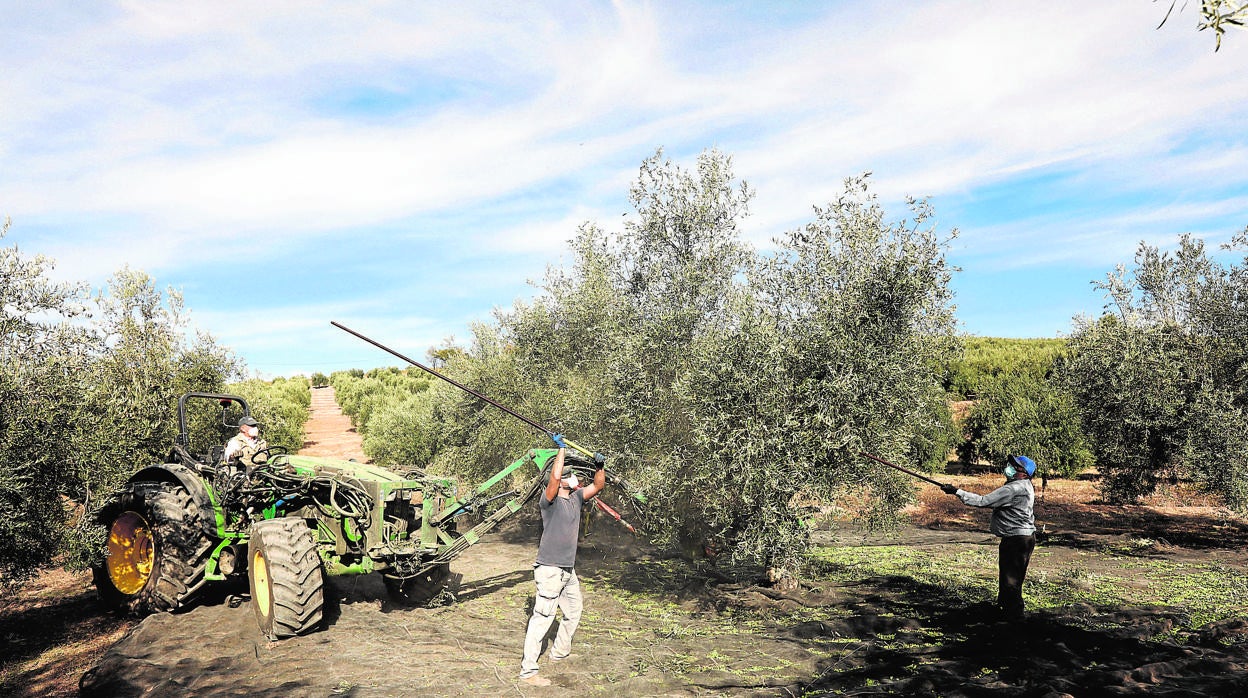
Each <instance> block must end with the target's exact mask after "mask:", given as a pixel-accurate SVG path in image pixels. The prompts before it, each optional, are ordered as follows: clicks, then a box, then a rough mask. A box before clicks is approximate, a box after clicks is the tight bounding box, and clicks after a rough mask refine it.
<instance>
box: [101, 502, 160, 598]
mask: <svg viewBox="0 0 1248 698" xmlns="http://www.w3.org/2000/svg"><path fill="white" fill-rule="evenodd" d="M155 560H156V546H155V544H154V543H153V541H152V529H151V527H150V526H148V523H147V520H146V519H144V518H143V517H142V516H141V515H139V514H137V513H135V512H133V511H127V512H125V513H123V514H122V515H121V516H118V517H117V518H116V519H114V520H113V525H112V526H110V527H109V529H108V558H107V559H106V565H107V567H108V578H109V579H111V580H112V582H113V586H115V587H117V591H120V592H121V593H123V594H126V595H127V596H131V595H134V594H137V593H139V591H141V590H142V589H143V587H144V586H145V585H146V584H147V580H148V579H151V577H152V565H153V563H154V562H155Z"/></svg>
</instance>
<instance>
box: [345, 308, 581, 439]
mask: <svg viewBox="0 0 1248 698" xmlns="http://www.w3.org/2000/svg"><path fill="white" fill-rule="evenodd" d="M329 324H331V325H333V326H334V327H337V328H338V329H340V330H342V331H343V332H347V333H349V334H353V335H355V336H356V337H359V338H360V339H362V340H364V341H365V342H368V343H369V344H371V345H373V346H375V347H377V348H378V349H381V350H382V351H385V352H389V353H391V354H393V355H395V356H397V357H399V358H400V359H403V360H404V361H406V362H407V363H409V364H411V365H413V366H415V367H416V368H419V369H422V370H424V371H425V372H427V373H432V374H433V375H435V376H437V377H438V378H441V379H442V380H444V381H446V382H447V383H450V384H451V385H453V386H455V387H456V388H459V389H460V390H462V391H464V392H466V393H469V394H470V395H472V396H473V397H476V398H478V399H480V400H484V401H485V402H488V403H490V404H491V405H493V406H495V407H497V408H498V409H500V410H502V411H504V412H506V413H507V414H509V415H511V416H513V417H515V418H516V419H519V420H520V421H522V422H524V423H525V424H528V425H529V426H531V427H533V428H534V429H537V430H539V431H541V432H542V433H544V434H546V435H547V436H550V435H552V434H554V433H555V432H553V431H551V430H550V429H547V428H546V427H544V426H542V425H541V424H538V423H537V422H535V421H533V420H532V419H529V418H528V417H525V416H524V415H522V414H519V413H517V412H515V411H514V410H510V409H508V408H506V407H504V406H503V405H500V404H498V403H497V402H495V401H493V400H491V399H490V398H488V397H486V396H484V395H482V394H481V393H478V392H477V391H475V390H473V389H472V388H469V387H468V386H466V385H464V384H463V383H460V382H459V381H456V380H455V379H453V378H449V377H447V376H444V375H442V374H441V373H438V372H437V371H435V370H433V369H432V368H429V367H428V366H426V365H424V364H422V363H420V362H419V361H417V360H415V359H412V358H409V357H406V356H404V355H402V354H400V353H399V352H397V351H395V350H393V349H391V348H390V347H388V346H386V345H384V344H382V343H381V342H378V341H376V340H373V339H369V338H368V337H365V336H364V335H362V334H360V333H359V332H356V331H355V330H353V329H351V328H349V327H346V326H344V325H341V324H339V323H337V322H334V321H333V320H330V321H329ZM569 445H571V444H569ZM577 450H582V449H579V448H578V449H577ZM590 455H592V454H590Z"/></svg>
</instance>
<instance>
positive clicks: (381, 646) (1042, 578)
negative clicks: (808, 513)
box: [0, 389, 1248, 698]
mask: <svg viewBox="0 0 1248 698" xmlns="http://www.w3.org/2000/svg"><path fill="white" fill-rule="evenodd" d="M313 396H314V403H313V420H312V422H311V423H310V424H309V430H308V437H307V438H308V442H307V443H306V444H305V446H304V449H303V451H302V452H303V453H313V454H319V455H334V456H338V457H344V456H354V457H357V458H359V459H361V460H363V457H362V454H361V453H359V451H358V449H359V440H358V436H357V435H356V434H355V433H354V432H353V431H350V425H349V422H345V421H343V420H345V418H344V417H341V415H335V414H334V413H336V411H337V410H336V408H334V406H333V404H332V394H331V393H330V392H329V390H328V389H321V390H316V391H314V392H313ZM327 399H328V401H327ZM331 419H337V420H339V421H337V422H336V425H333V424H331V422H330V420H331ZM942 479H943V480H947V481H952V482H955V483H957V484H958V485H959V486H962V487H964V488H966V489H972V490H975V491H979V492H986V491H988V490H989V489H991V488H992V487H993V486H995V484H997V483H996V482H995V480H994V479H993V478H992V477H988V476H981V477H972V476H949V477H943V476H942ZM1168 496H1169V497H1180V496H1182V495H1181V494H1176V493H1163V494H1162V495H1160V496H1159V497H1158V498H1157V499H1155V500H1153V501H1152V505H1151V506H1138V507H1122V506H1109V505H1105V504H1102V503H1098V502H1097V501H1096V498H1095V490H1094V488H1093V485H1092V483H1089V482H1086V481H1057V482H1050V483H1049V486H1048V488H1047V489H1046V492H1045V495H1044V501H1043V502H1041V503H1039V504H1038V506H1037V523H1038V524H1040V525H1043V526H1044V528H1045V534H1044V535H1043V536H1042V538H1043V542H1042V544H1041V545H1040V546H1039V547H1037V550H1036V554H1035V557H1033V561H1032V567H1031V569H1030V571H1029V576H1028V587H1027V589H1028V598H1029V603H1031V601H1032V599H1033V598H1034V599H1035V600H1036V601H1037V604H1036V605H1039V606H1043V607H1041V608H1039V609H1038V610H1034V611H1032V612H1031V613H1029V617H1028V619H1027V620H1026V621H1024V622H1023V623H1022V624H1016V625H1010V624H1004V623H1001V622H999V621H998V620H997V619H996V618H995V617H994V616H993V614H992V613H991V612H990V610H989V609H988V608H987V605H986V604H985V602H986V601H989V600H990V599H991V596H992V590H993V585H994V584H995V574H996V570H995V560H996V547H995V546H996V541H995V539H993V538H992V537H991V536H990V535H988V534H987V533H986V530H987V525H986V521H987V517H986V512H983V511H979V510H973V509H970V508H967V507H963V506H961V505H960V504H959V503H958V502H957V501H956V500H954V498H952V497H948V496H946V495H943V494H941V493H940V492H939V490H937V489H935V488H925V489H924V490H923V492H922V494H921V497H920V500H919V502H918V504H917V505H916V506H914V507H913V508H912V509H911V510H910V511H909V512H908V513H909V515H910V518H911V520H912V522H913V523H912V525H908V526H905V527H903V528H902V529H901V530H899V531H894V532H891V533H886V534H875V533H873V534H867V533H864V532H862V531H860V530H858V529H856V528H855V527H854V525H853V523H852V522H849V521H842V522H840V523H838V524H837V525H836V526H835V527H833V528H832V529H831V530H822V531H817V532H816V533H815V539H816V542H817V543H819V544H821V545H827V546H829V547H827V548H826V550H828V551H831V552H829V555H833V556H834V558H829V560H830V561H829V562H828V563H827V568H826V569H824V570H822V571H819V570H816V571H815V573H813V574H812V575H810V577H809V579H807V580H806V581H805V582H804V583H803V585H802V586H801V587H800V588H799V589H798V590H797V591H794V592H790V593H782V592H778V591H775V590H773V589H770V588H767V587H764V586H755V585H751V584H745V583H740V582H734V581H731V580H729V579H728V578H727V577H725V576H723V575H721V574H718V573H717V572H716V570H714V569H713V568H711V567H709V566H708V564H709V563H707V562H706V561H700V562H689V561H686V560H684V559H682V558H679V557H675V556H670V555H665V554H662V553H661V552H660V551H656V550H653V549H650V548H648V547H647V546H645V545H642V544H640V543H639V542H638V541H637V540H636V539H634V538H632V537H631V536H630V535H629V534H628V533H627V532H625V531H623V530H622V529H620V528H619V527H617V526H615V525H614V524H613V523H612V522H610V521H608V520H606V519H605V518H596V519H594V520H593V521H592V522H591V527H590V532H589V534H588V535H587V536H586V537H585V539H584V540H583V542H582V546H581V550H580V554H579V556H578V560H577V571H578V574H579V575H580V577H581V580H582V585H583V587H584V590H585V600H586V610H585V614H584V616H583V618H582V622H581V626H580V629H579V630H578V632H577V635H576V639H575V641H574V646H573V656H572V657H571V658H569V659H567V660H564V661H562V662H559V663H558V664H554V665H552V664H551V663H550V662H549V660H548V659H547V658H545V657H544V658H543V659H542V670H541V671H542V675H544V676H547V677H548V678H550V679H551V680H552V681H553V685H552V686H550V687H548V688H534V687H530V686H526V685H524V684H521V683H519V682H517V680H516V674H517V672H518V669H519V661H520V648H521V645H522V643H523V637H524V630H525V624H526V621H527V618H528V615H529V611H530V609H531V597H532V591H533V584H532V576H531V564H532V560H533V555H534V553H535V550H536V543H537V535H538V528H537V521H536V512H535V511H531V510H526V511H525V512H523V513H522V514H520V515H518V516H517V517H515V518H514V519H513V520H511V521H509V522H507V524H505V526H504V527H503V528H502V530H501V531H499V532H497V533H495V534H492V535H490V536H489V537H487V538H486V540H485V541H483V542H482V543H480V544H479V545H476V546H474V547H472V548H471V549H469V550H468V551H467V552H466V553H465V554H464V555H463V556H462V557H461V558H460V559H459V560H458V561H456V563H455V564H454V565H453V570H454V571H455V573H456V575H457V576H458V579H457V580H456V581H455V583H454V584H453V591H454V597H455V600H454V603H450V604H449V605H443V606H438V607H435V608H421V609H404V608H399V607H396V606H394V605H393V604H392V603H391V602H390V601H389V600H388V599H387V598H386V594H385V591H384V589H383V587H382V585H381V582H380V580H379V579H376V578H374V577H371V576H370V577H340V578H334V579H332V580H331V586H332V594H331V596H332V597H333V599H334V601H333V602H332V603H331V604H330V605H329V607H328V612H327V623H326V624H325V628H324V629H323V630H320V631H318V632H314V633H312V634H309V635H307V636H303V637H298V638H292V639H288V640H284V641H281V642H277V643H271V642H267V641H266V640H265V639H264V638H263V637H262V636H261V635H260V633H259V631H258V629H257V627H256V624H255V620H254V617H253V613H252V610H251V608H250V605H249V603H248V602H247V601H246V600H245V598H243V597H242V596H241V594H242V593H244V592H245V590H224V591H221V592H218V593H217V594H215V595H213V596H210V597H208V598H205V599H203V600H202V602H201V603H199V604H198V605H196V606H194V607H193V608H191V609H189V610H187V611H186V612H182V613H178V614H158V615H155V616H151V617H148V618H146V619H144V620H143V621H142V622H134V621H124V620H118V619H115V618H112V617H111V616H109V615H107V614H104V613H102V612H101V611H100V610H99V609H98V607H96V606H95V605H94V603H93V602H92V597H91V592H90V590H89V579H86V578H83V577H80V576H79V577H75V576H74V575H69V574H68V573H64V572H49V573H47V574H45V575H44V576H42V577H40V579H39V580H36V582H35V583H34V584H32V585H31V586H30V587H28V588H27V590H26V591H24V592H23V594H22V595H21V596H20V597H18V598H15V599H7V600H5V602H4V604H3V605H0V637H2V638H3V641H4V643H5V644H4V645H3V650H4V651H3V653H2V654H0V671H2V672H3V673H0V694H3V695H15V696H48V695H75V694H76V692H77V688H78V681H79V676H81V677H82V695H84V696H140V695H142V696H149V695H150V696H181V695H202V696H209V695H211V696H218V695H221V696H230V695H237V696H274V697H277V696H282V697H287V696H357V697H360V698H365V697H369V698H371V697H375V696H410V695H446V696H486V695H489V696H493V695H517V696H543V695H548V696H572V695H577V696H579V695H614V696H706V695H729V696H822V695H855V696H861V695H914V696H1001V695H1004V696H1035V697H1037V698H1039V697H1051V696H1063V695H1071V696H1080V697H1082V696H1089V697H1090V696H1105V695H1149V696H1235V695H1248V606H1245V605H1244V603H1245V602H1244V598H1248V585H1246V586H1244V588H1243V589H1242V591H1243V592H1244V593H1243V594H1239V595H1238V597H1237V601H1238V604H1239V605H1238V606H1237V607H1235V608H1230V609H1227V608H1219V609H1215V610H1214V612H1213V615H1212V616H1210V617H1211V618H1213V619H1212V620H1210V621H1208V622H1201V618H1203V616H1201V615H1200V614H1207V613H1209V612H1210V611H1209V610H1208V609H1207V608H1206V607H1205V605H1202V604H1201V603H1200V601H1199V595H1200V593H1201V590H1200V589H1197V590H1196V591H1195V592H1194V593H1195V594H1196V597H1195V600H1192V601H1184V602H1183V603H1172V604H1169V605H1163V604H1156V603H1135V602H1123V601H1122V600H1121V599H1116V598H1115V597H1111V596H1106V595H1105V594H1103V593H1101V590H1102V585H1101V584H1100V582H1102V581H1104V580H1110V579H1113V580H1118V581H1119V584H1118V586H1116V587H1114V588H1115V589H1119V590H1120V591H1121V589H1126V590H1127V591H1126V592H1124V593H1130V592H1131V590H1132V589H1134V588H1136V587H1138V591H1139V594H1140V598H1150V594H1153V593H1154V592H1153V591H1151V589H1152V587H1149V585H1150V584H1152V583H1157V584H1162V583H1163V582H1165V583H1167V584H1181V583H1182V582H1183V580H1185V579H1190V580H1192V582H1193V583H1196V584H1199V583H1200V580H1203V579H1207V578H1210V577H1203V576H1200V575H1204V574H1208V573H1211V572H1210V571H1211V570H1212V573H1213V574H1215V575H1217V576H1216V577H1212V578H1216V579H1219V580H1228V579H1229V580H1231V581H1230V582H1229V583H1230V584H1231V585H1234V584H1236V583H1240V584H1242V581H1241V582H1235V581H1234V580H1244V579H1248V576H1246V575H1245V573H1246V572H1248V565H1246V561H1245V559H1244V556H1243V552H1242V551H1243V550H1244V547H1245V544H1246V543H1248V524H1246V523H1245V522H1244V521H1243V520H1242V519H1239V518H1236V517H1231V516H1229V515H1227V513H1226V512H1224V511H1222V510H1220V509H1219V508H1217V507H1216V506H1212V505H1210V504H1208V503H1202V502H1197V504H1200V506H1181V507H1180V506H1177V505H1178V504H1180V503H1185V504H1186V503H1190V502H1179V501H1178V500H1177V499H1174V500H1167V499H1166V497H1168ZM894 554H895V555H896V556H897V560H898V563H897V571H896V572H891V571H887V570H888V568H887V567H886V566H885V562H886V558H889V556H890V555H894ZM954 568H956V569H966V570H968V572H967V581H966V585H965V586H956V585H955V586H951V585H950V584H948V583H944V582H936V581H932V580H935V579H943V577H942V576H941V575H942V574H943V573H944V572H945V571H947V570H949V569H954ZM1124 580H1125V581H1124ZM1167 580H1169V581H1167ZM1175 580H1177V581H1175ZM1059 582H1060V583H1059ZM1219 583H1222V582H1219ZM1158 588H1160V587H1158ZM1170 588H1171V587H1167V589H1170ZM1071 589H1073V590H1074V591H1075V592H1077V593H1076V596H1077V597H1078V598H1076V599H1073V600H1071V601H1070V602H1061V603H1053V602H1046V603H1044V604H1040V603H1039V600H1040V599H1041V598H1042V597H1044V595H1045V594H1049V593H1050V592H1053V593H1057V592H1062V593H1065V592H1066V591H1069V590H1071ZM1235 590H1236V589H1235V588H1233V589H1232V591H1235ZM231 592H233V593H236V594H239V595H238V596H231V595H230V593H231ZM1166 593H1171V592H1170V591H1167V592H1166ZM1210 593H1212V592H1210ZM1156 595H1162V593H1161V592H1160V591H1157V592H1156ZM1132 598H1134V597H1132ZM1219 598H1220V597H1219ZM1197 616H1199V618H1198V617H1197ZM67 657H68V658H67ZM84 671H85V674H84V673H83V672H84Z"/></svg>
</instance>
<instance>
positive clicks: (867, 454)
mask: <svg viewBox="0 0 1248 698" xmlns="http://www.w3.org/2000/svg"><path fill="white" fill-rule="evenodd" d="M858 455H860V456H865V457H867V458H870V459H871V460H873V461H875V462H877V463H883V464H884V465H887V466H888V467H890V468H893V469H894V470H900V471H901V472H903V473H905V474H907V475H911V476H913V477H917V478H919V479H920V480H926V481H928V482H930V483H932V484H933V485H936V486H937V487H944V486H945V483H943V482H938V481H936V480H933V479H932V478H930V477H927V476H926V475H920V474H918V473H916V472H914V471H913V470H906V469H905V468H903V467H901V466H900V465H895V464H893V463H889V462H888V461H886V460H884V459H883V458H880V457H879V456H873V455H871V454H870V453H867V452H866V451H859V452H858Z"/></svg>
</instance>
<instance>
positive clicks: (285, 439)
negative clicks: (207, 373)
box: [225, 376, 312, 453]
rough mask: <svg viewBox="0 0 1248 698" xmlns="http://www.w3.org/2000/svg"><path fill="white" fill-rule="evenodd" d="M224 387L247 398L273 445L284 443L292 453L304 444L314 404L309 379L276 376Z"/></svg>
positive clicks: (263, 431)
mask: <svg viewBox="0 0 1248 698" xmlns="http://www.w3.org/2000/svg"><path fill="white" fill-rule="evenodd" d="M225 390H226V392H228V393H233V394H235V395H238V396H240V397H242V398H244V399H246V400H247V403H248V405H250V406H251V414H252V416H254V417H255V418H256V420H257V421H259V422H260V428H261V434H262V435H263V437H264V440H265V441H267V442H268V444H269V445H270V446H285V447H286V448H287V449H289V450H290V452H291V453H294V452H296V451H298V450H299V449H300V448H302V447H303V442H304V431H303V428H304V425H305V424H307V421H308V410H309V408H310V407H311V406H312V395H311V392H310V391H309V390H310V389H309V386H308V379H307V378H303V377H299V376H296V377H294V378H276V379H274V380H272V381H269V382H266V381H262V380H258V379H254V378H253V379H251V380H246V381H242V382H240V383H231V384H230V385H227V386H226V388H225Z"/></svg>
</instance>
